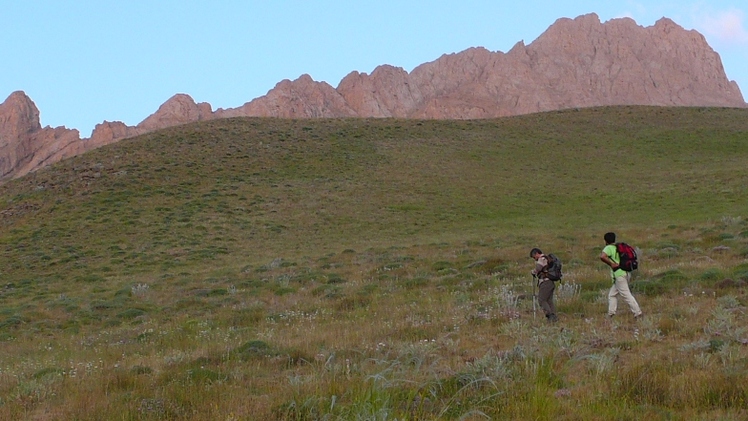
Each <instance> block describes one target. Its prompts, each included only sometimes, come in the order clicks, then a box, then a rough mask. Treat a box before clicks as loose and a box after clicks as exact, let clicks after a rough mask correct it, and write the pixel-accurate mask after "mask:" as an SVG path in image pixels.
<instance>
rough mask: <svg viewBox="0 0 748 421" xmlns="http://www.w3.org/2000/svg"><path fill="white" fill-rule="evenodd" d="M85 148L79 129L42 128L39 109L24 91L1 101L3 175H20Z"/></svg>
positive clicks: (0, 159)
mask: <svg viewBox="0 0 748 421" xmlns="http://www.w3.org/2000/svg"><path fill="white" fill-rule="evenodd" d="M81 152H82V150H81V140H80V134H79V133H78V130H68V129H66V128H64V127H57V128H51V127H44V128H42V127H41V124H40V123H39V109H38V108H36V105H35V104H34V102H33V101H31V99H30V98H29V97H28V96H26V94H24V93H23V92H20V91H17V92H13V93H12V94H10V96H9V97H8V98H7V99H6V100H5V102H3V103H2V104H0V179H6V178H10V177H19V176H22V175H24V174H27V173H28V172H29V171H33V170H34V169H36V168H40V167H42V166H44V165H47V164H49V163H50V160H53V161H58V160H59V159H64V158H67V157H70V156H74V155H76V154H78V153H81ZM53 157H54V158H53ZM57 157H59V158H57Z"/></svg>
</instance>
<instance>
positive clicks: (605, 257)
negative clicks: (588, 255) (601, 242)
mask: <svg viewBox="0 0 748 421" xmlns="http://www.w3.org/2000/svg"><path fill="white" fill-rule="evenodd" d="M600 260H602V261H603V263H605V264H606V265H608V266H610V267H611V269H616V268H618V264H617V263H616V262H614V261H612V260H610V257H608V255H607V254H605V253H600Z"/></svg>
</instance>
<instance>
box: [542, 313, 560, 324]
mask: <svg viewBox="0 0 748 421" xmlns="http://www.w3.org/2000/svg"><path fill="white" fill-rule="evenodd" d="M545 317H546V319H548V321H549V322H551V323H556V322H557V321H558V316H556V315H555V314H549V315H547V316H545Z"/></svg>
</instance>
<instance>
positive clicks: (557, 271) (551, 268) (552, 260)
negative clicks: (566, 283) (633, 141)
mask: <svg viewBox="0 0 748 421" xmlns="http://www.w3.org/2000/svg"><path fill="white" fill-rule="evenodd" d="M545 259H546V260H547V261H548V265H547V266H546V267H545V272H546V273H547V274H548V279H550V280H551V281H560V280H561V278H562V277H563V276H564V275H563V274H562V273H561V267H562V266H563V264H562V263H561V260H559V258H558V257H556V255H554V254H546V255H545Z"/></svg>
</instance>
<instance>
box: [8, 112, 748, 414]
mask: <svg viewBox="0 0 748 421" xmlns="http://www.w3.org/2000/svg"><path fill="white" fill-rule="evenodd" d="M747 117H748V110H741V109H716V108H655V107H614V108H595V109H581V110H567V111H560V112H553V113H543V114H535V115H528V116H521V117H512V118H505V119H497V120H476V121H431V120H428V121H419V120H393V119H371V120H362V119H336V120H322V119H320V120H316V119H315V120H280V119H248V118H247V119H245V118H238V119H226V120H216V121H210V122H203V123H198V124H190V125H185V126H181V127H175V128H170V129H166V130H163V131H159V132H155V133H151V134H148V135H145V136H141V137H138V138H134V139H129V140H125V141H121V142H119V143H117V144H114V145H110V146H107V147H104V148H101V149H98V150H95V151H92V152H90V153H87V154H85V155H82V156H79V157H75V158H72V159H69V160H66V161H63V162H60V163H58V164H55V165H53V166H50V167H47V168H44V169H42V170H40V171H37V172H35V173H33V174H29V175H28V176H26V177H23V178H21V179H18V180H13V181H10V182H8V183H6V184H4V185H2V186H0V252H2V256H0V258H1V260H0V418H2V419H45V417H46V418H47V419H78V420H89V419H90V420H99V419H126V420H152V419H158V420H161V419H164V420H166V419H195V420H216V419H220V420H240V419H293V420H306V419H310V420H311V419H330V420H335V419H341V420H343V419H345V420H348V419H533V420H545V419H554V420H558V419H561V420H588V419H589V420H602V419H605V420H607V419H652V420H679V419H683V420H686V419H704V420H738V419H744V418H745V417H746V415H748V414H747V413H746V409H745V408H746V400H747V399H748V388H746V387H745V386H744V382H742V381H740V380H739V379H741V378H743V377H744V375H745V374H746V373H745V371H746V367H748V365H746V362H747V361H748V348H746V346H745V344H746V343H748V330H747V329H745V328H744V326H745V325H746V316H745V314H746V312H745V308H746V302H747V298H748V297H747V296H746V282H748V268H747V267H746V263H745V258H746V255H748V252H747V251H746V250H748V235H746V233H747V232H748V223H747V222H746V216H747V215H748V201H746V200H745V198H746V197H748V194H747V193H748V191H747V189H748V187H746V186H748V170H746V165H745V163H746V162H748V118H747ZM609 230H614V231H616V232H618V233H619V236H620V237H621V238H622V239H624V240H625V241H627V242H629V243H631V244H634V245H635V246H638V247H639V248H640V251H641V253H640V255H641V258H642V268H641V269H640V270H639V271H638V272H637V274H636V279H635V281H634V282H633V284H632V289H633V291H634V293H635V295H636V296H637V299H638V300H639V302H640V304H641V306H642V308H643V310H644V311H645V313H646V315H647V316H646V318H645V319H644V320H642V321H639V322H635V321H634V320H633V318H631V317H630V315H627V314H626V311H625V310H626V309H625V306H623V307H621V311H620V312H619V314H620V316H621V317H620V318H618V319H617V320H614V321H612V322H611V321H609V320H606V319H605V318H604V317H603V315H604V314H605V311H606V305H607V303H606V299H605V297H604V294H605V292H606V291H607V288H608V287H609V285H610V284H609V280H608V278H607V276H608V275H607V273H606V271H605V268H604V266H603V265H602V263H600V262H599V260H598V257H597V256H598V255H599V252H600V249H601V248H602V245H603V244H602V235H603V233H604V232H606V231H609ZM535 246H539V247H541V248H542V249H544V250H545V251H547V252H553V253H554V254H556V255H558V256H559V257H560V258H561V259H562V260H563V261H564V268H565V273H566V275H565V279H566V283H565V284H564V285H559V288H558V289H557V293H556V297H557V306H558V309H559V313H560V315H561V321H560V323H559V324H558V325H555V326H547V325H546V324H545V323H544V321H543V317H542V315H540V314H539V313H534V312H533V305H532V298H531V294H532V292H533V289H532V285H531V283H530V279H529V278H530V277H529V270H530V269H531V266H532V265H531V263H532V261H531V259H530V258H529V257H528V254H527V253H528V252H529V249H530V248H532V247H535Z"/></svg>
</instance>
